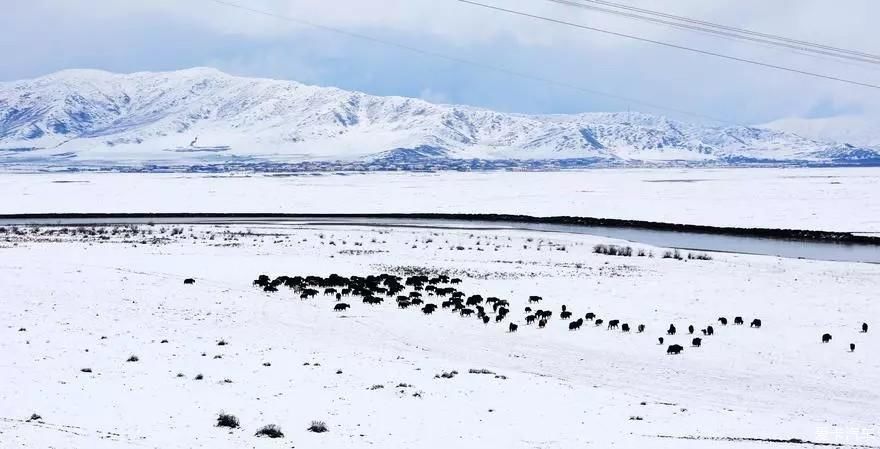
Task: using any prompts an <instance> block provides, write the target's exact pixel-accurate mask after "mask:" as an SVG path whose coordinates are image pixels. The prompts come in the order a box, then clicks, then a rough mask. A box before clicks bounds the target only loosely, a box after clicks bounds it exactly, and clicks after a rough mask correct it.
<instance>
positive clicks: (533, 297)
mask: <svg viewBox="0 0 880 449" xmlns="http://www.w3.org/2000/svg"><path fill="white" fill-rule="evenodd" d="M542 299H544V298H541V297H540V296H535V295H532V296H529V303H533V302H540V301H541V300H542Z"/></svg>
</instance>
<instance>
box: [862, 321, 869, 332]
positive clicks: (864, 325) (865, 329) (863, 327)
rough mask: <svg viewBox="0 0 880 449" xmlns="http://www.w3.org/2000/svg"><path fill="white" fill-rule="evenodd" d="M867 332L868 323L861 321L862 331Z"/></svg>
mask: <svg viewBox="0 0 880 449" xmlns="http://www.w3.org/2000/svg"><path fill="white" fill-rule="evenodd" d="M867 332H868V323H862V333H863V334H865V333H867Z"/></svg>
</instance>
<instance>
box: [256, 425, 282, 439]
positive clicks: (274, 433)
mask: <svg viewBox="0 0 880 449" xmlns="http://www.w3.org/2000/svg"><path fill="white" fill-rule="evenodd" d="M254 435H255V436H258V437H269V438H284V433H282V432H281V428H280V427H278V426H276V425H275V424H269V425H267V426H263V427H261V428H260V430H258V431H257V433H255V434H254Z"/></svg>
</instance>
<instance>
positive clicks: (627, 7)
mask: <svg viewBox="0 0 880 449" xmlns="http://www.w3.org/2000/svg"><path fill="white" fill-rule="evenodd" d="M580 1H583V2H589V3H594V4H600V5H605V6H610V7H613V8H619V9H625V10H628V11H635V12H638V13H642V14H648V15H653V16H659V17H664V18H667V19H672V20H678V21H682V22H688V23H693V24H697V25H703V26H708V27H712V28H718V29H722V30H727V31H732V32H735V33H740V34H746V35H751V36H758V37H762V38H766V39H772V40H777V41H782V42H788V43H790V44H797V45H804V46H808V47H814V48H820V49H823V50H828V51H833V52H837V53H845V54H850V55H853V56H861V57H864V58H870V59H876V60H880V55H875V54H871V53H867V52H863V51H858V50H849V49H845V48H839V47H832V46H830V45H824V44H817V43H813V42H809V41H805V40H799V39H792V38H788V37H784V36H779V35H774V34H770V33H762V32H759V31H752V30H747V29H744V28H737V27H733V26H729V25H722V24H718V23H713V22H709V21H706V20H699V19H692V18H689V17H684V16H677V15H674V14H669V13H664V12H661V11H653V10H650V9H644V8H638V7H635V6H630V5H626V4H621V3H614V2H610V1H606V0H580Z"/></svg>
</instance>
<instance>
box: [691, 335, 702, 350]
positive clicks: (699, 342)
mask: <svg viewBox="0 0 880 449" xmlns="http://www.w3.org/2000/svg"><path fill="white" fill-rule="evenodd" d="M691 344H692V345H694V346H695V347H697V348H699V347H700V345H702V344H703V339H702V338H699V337H697V338H695V339H693V340H691Z"/></svg>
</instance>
